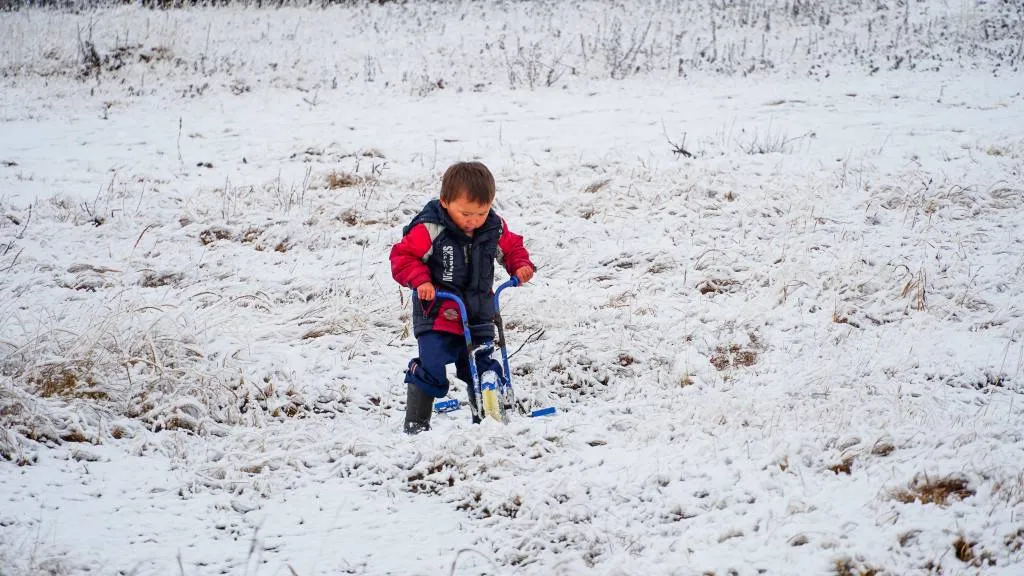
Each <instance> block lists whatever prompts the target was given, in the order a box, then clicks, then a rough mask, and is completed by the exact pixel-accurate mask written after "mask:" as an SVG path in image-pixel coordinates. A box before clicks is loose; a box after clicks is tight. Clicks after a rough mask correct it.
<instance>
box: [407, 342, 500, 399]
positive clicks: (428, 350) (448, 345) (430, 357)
mask: <svg viewBox="0 0 1024 576" xmlns="http://www.w3.org/2000/svg"><path fill="white" fill-rule="evenodd" d="M416 343H417V344H418V345H419V353H420V355H419V357H418V358H413V359H412V360H411V361H410V362H409V369H408V370H406V372H405V381H406V382H407V383H409V384H414V385H416V386H418V387H419V388H420V389H421V390H423V391H424V392H426V393H427V394H429V395H431V396H433V397H434V398H441V397H443V396H447V395H448V377H447V376H445V372H444V367H445V365H446V364H451V363H452V362H454V363H455V375H456V376H458V377H459V380H462V381H463V382H465V383H466V384H469V385H470V389H469V394H470V398H471V399H472V396H473V389H472V384H473V377H472V375H471V374H470V371H469V351H468V350H467V349H466V338H465V336H462V335H461V334H452V333H450V332H435V331H430V332H424V333H423V334H420V335H419V336H417V337H416ZM476 369H477V374H478V375H479V374H483V373H484V372H486V371H487V370H494V371H496V372H497V373H498V374H501V373H502V371H501V364H500V363H499V362H498V361H497V360H495V359H493V358H491V356H490V354H478V355H477V358H476Z"/></svg>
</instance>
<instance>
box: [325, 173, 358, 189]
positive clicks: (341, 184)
mask: <svg viewBox="0 0 1024 576" xmlns="http://www.w3.org/2000/svg"><path fill="white" fill-rule="evenodd" d="M362 181H363V179H362V178H360V177H359V176H356V175H354V174H350V173H348V172H331V173H330V174H328V175H327V188H328V189H330V190H337V189H338V188H351V187H352V186H358V185H359V184H360V183H362Z"/></svg>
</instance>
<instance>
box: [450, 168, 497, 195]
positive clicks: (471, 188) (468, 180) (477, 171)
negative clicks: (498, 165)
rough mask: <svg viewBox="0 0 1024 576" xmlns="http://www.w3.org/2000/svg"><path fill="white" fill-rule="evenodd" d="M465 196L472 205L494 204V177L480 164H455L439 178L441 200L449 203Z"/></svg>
mask: <svg viewBox="0 0 1024 576" xmlns="http://www.w3.org/2000/svg"><path fill="white" fill-rule="evenodd" d="M463 195H464V196H465V197H466V199H467V200H469V201H470V202H473V203H474V204H490V203H491V202H494V176H493V175H492V174H491V171H490V170H488V169H487V166H484V165H483V164H482V163H480V162H456V163H455V164H452V165H451V166H449V167H448V169H447V170H445V171H444V176H443V177H442V178H441V200H444V201H445V202H451V201H452V200H455V199H457V198H459V197H460V196H463Z"/></svg>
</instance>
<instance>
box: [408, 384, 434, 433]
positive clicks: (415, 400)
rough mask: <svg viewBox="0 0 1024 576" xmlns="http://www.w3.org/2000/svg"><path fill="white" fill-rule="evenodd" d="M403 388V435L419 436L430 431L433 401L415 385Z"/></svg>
mask: <svg viewBox="0 0 1024 576" xmlns="http://www.w3.org/2000/svg"><path fill="white" fill-rule="evenodd" d="M405 386H406V388H405V433H406V434H419V433H420V432H424V431H426V430H430V414H431V413H432V412H433V411H434V399H433V398H432V397H431V396H430V395H429V394H427V393H425V392H424V391H423V390H420V387H419V386H417V385H415V384H406V385H405Z"/></svg>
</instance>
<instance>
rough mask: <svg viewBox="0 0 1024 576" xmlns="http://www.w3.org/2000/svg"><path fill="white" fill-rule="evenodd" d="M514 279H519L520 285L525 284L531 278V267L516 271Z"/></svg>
mask: <svg viewBox="0 0 1024 576" xmlns="http://www.w3.org/2000/svg"><path fill="white" fill-rule="evenodd" d="M516 278H519V283H520V284H526V283H527V282H529V281H530V279H531V278H533V267H532V266H523V267H521V268H520V269H518V270H516Z"/></svg>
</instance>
